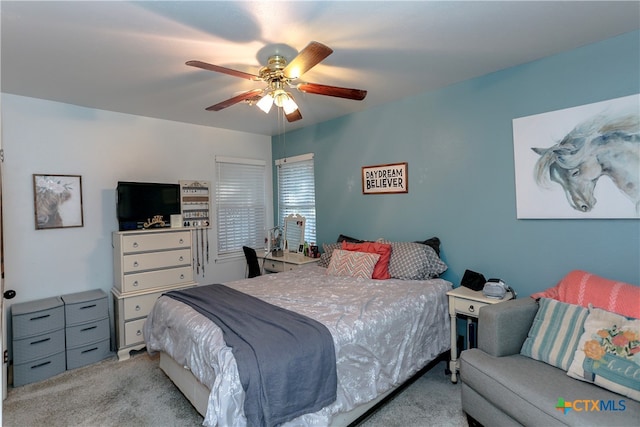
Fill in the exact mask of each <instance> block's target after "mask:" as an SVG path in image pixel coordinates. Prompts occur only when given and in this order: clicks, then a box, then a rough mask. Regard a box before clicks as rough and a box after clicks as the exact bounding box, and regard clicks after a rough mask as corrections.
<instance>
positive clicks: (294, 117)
mask: <svg viewBox="0 0 640 427" xmlns="http://www.w3.org/2000/svg"><path fill="white" fill-rule="evenodd" d="M285 116H286V117H287V121H288V122H289V123H291V122H295V121H297V120H300V119H302V113H301V112H300V110H299V109H298V110H296V111H294V112H293V113H289V114H286V115H285Z"/></svg>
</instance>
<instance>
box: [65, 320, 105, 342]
mask: <svg viewBox="0 0 640 427" xmlns="http://www.w3.org/2000/svg"><path fill="white" fill-rule="evenodd" d="M65 336H66V339H67V348H68V349H69V348H74V347H78V346H81V345H85V344H87V343H92V342H96V341H101V340H104V339H107V340H108V339H109V337H110V336H111V334H110V331H109V318H107V317H106V318H104V319H102V320H97V321H93V322H88V323H83V324H82V325H76V326H70V327H68V328H67V329H66V330H65Z"/></svg>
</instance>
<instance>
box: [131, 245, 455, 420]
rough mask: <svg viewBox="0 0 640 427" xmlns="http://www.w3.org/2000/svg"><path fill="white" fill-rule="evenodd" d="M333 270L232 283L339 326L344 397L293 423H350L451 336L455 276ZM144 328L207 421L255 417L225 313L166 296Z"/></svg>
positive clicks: (334, 333) (150, 346) (334, 329)
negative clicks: (220, 320) (217, 316)
mask: <svg viewBox="0 0 640 427" xmlns="http://www.w3.org/2000/svg"><path fill="white" fill-rule="evenodd" d="M338 252H344V251H338ZM336 254H337V252H336ZM398 254H400V251H398ZM335 258H337V256H334V261H335ZM325 265H326V264H325ZM390 266H391V265H390ZM444 268H445V269H446V266H445V267H444ZM328 271H329V269H328V268H327V267H324V266H321V265H316V264H311V265H305V266H302V267H300V268H298V269H295V270H291V271H287V272H283V273H278V274H267V275H263V276H259V277H255V278H252V279H244V280H238V281H234V282H229V283H226V284H225V286H227V287H229V288H232V289H235V290H238V291H241V292H242V293H246V294H248V295H252V296H254V297H257V298H259V299H261V300H263V301H265V302H268V303H270V304H272V305H275V306H277V307H282V308H285V309H287V310H290V311H293V312H296V313H300V314H302V315H303V316H307V317H309V318H311V319H314V320H316V321H318V322H320V323H321V324H322V325H324V326H325V327H326V328H327V329H328V330H329V332H330V333H331V337H332V339H333V345H334V348H335V358H336V372H337V390H336V395H337V398H336V400H335V402H333V403H331V404H329V405H328V406H325V407H323V408H322V409H321V410H319V411H316V412H313V413H308V414H304V415H301V416H299V417H297V418H295V419H293V420H291V421H289V422H287V423H285V425H289V426H293V425H296V426H299V425H304V426H312V425H313V426H318V425H343V426H344V425H347V424H349V423H351V422H352V421H354V420H356V419H357V418H358V417H360V416H361V415H362V414H363V413H365V412H366V411H367V410H368V409H369V408H371V407H372V406H373V405H374V404H376V403H377V402H379V401H380V400H381V399H383V398H384V397H385V396H387V395H389V394H390V393H392V392H393V391H394V390H395V389H397V388H398V387H400V386H401V385H402V384H403V383H405V382H406V381H407V380H408V379H410V378H411V377H412V376H414V375H415V374H416V373H417V372H418V371H420V370H421V369H422V368H424V367H425V366H427V365H428V364H429V363H430V362H432V361H434V360H435V359H437V358H438V357H440V356H442V355H443V354H445V353H446V352H447V350H448V349H449V346H450V323H449V322H450V320H449V319H450V317H449V314H448V309H447V296H446V292H447V291H449V290H451V289H452V285H451V283H450V282H448V281H446V280H443V279H440V278H423V279H421V280H411V279H406V278H405V279H397V278H390V279H387V280H376V279H369V278H363V277H352V276H349V275H335V274H328ZM144 336H145V341H146V343H147V350H148V351H149V352H150V353H156V352H160V367H161V369H162V370H163V371H164V372H165V373H166V374H167V375H168V376H169V378H171V380H172V381H173V382H174V383H175V384H176V385H177V386H178V388H179V389H180V390H181V391H182V392H183V394H184V395H185V396H186V397H187V398H188V399H189V400H190V401H191V402H192V404H193V405H194V407H195V408H196V409H197V410H198V412H200V413H201V414H202V415H203V417H204V423H203V424H204V425H208V426H243V425H246V424H247V419H246V418H245V416H244V409H243V405H244V396H245V395H244V390H243V387H242V385H241V384H240V379H239V374H238V367H237V364H236V360H235V358H234V355H233V352H232V350H231V348H230V347H228V346H227V345H226V343H225V340H224V338H223V333H222V330H221V329H220V328H219V327H218V326H217V325H216V324H215V323H213V322H212V321H210V320H209V319H208V318H206V317H205V316H203V315H202V314H200V313H198V312H197V311H196V310H194V309H192V308H191V307H189V306H187V305H185V304H183V303H182V302H180V301H177V300H175V299H173V298H170V297H169V296H162V297H160V298H159V299H158V300H157V302H156V304H155V306H154V308H153V309H152V311H151V313H150V314H149V316H148V318H147V321H146V323H145V326H144Z"/></svg>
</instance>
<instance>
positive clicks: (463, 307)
mask: <svg viewBox="0 0 640 427" xmlns="http://www.w3.org/2000/svg"><path fill="white" fill-rule="evenodd" d="M454 304H455V310H456V313H459V314H466V315H467V316H473V317H478V315H479V312H480V307H484V306H485V305H486V304H483V303H481V302H478V301H471V300H468V299H463V298H456V299H455V303H454Z"/></svg>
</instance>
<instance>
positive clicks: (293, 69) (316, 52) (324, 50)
mask: <svg viewBox="0 0 640 427" xmlns="http://www.w3.org/2000/svg"><path fill="white" fill-rule="evenodd" d="M332 53H333V49H331V48H330V47H328V46H325V45H323V44H322V43H318V42H311V43H309V44H308V45H307V47H305V48H304V49H302V50H301V51H300V53H299V54H298V56H296V57H295V58H293V60H292V61H291V62H290V63H289V64H288V65H287V66H286V67H284V70H282V72H283V74H284V76H285V77H287V78H289V79H297V78H298V77H300V76H301V75H303V74H304V73H306V72H307V71H309V70H310V69H311V68H313V67H314V66H316V65H318V64H319V63H320V62H321V61H322V60H323V59H324V58H326V57H327V56H329V55H331V54H332Z"/></svg>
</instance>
